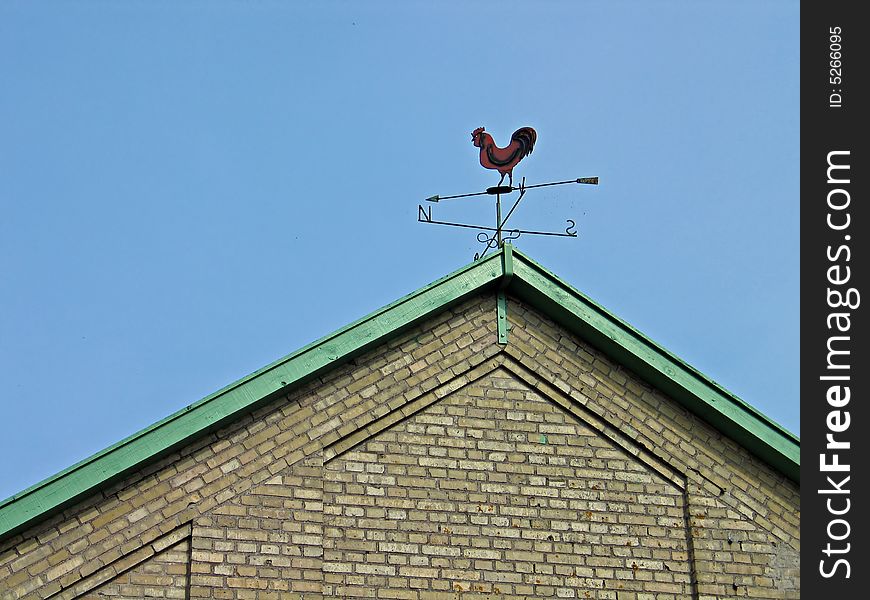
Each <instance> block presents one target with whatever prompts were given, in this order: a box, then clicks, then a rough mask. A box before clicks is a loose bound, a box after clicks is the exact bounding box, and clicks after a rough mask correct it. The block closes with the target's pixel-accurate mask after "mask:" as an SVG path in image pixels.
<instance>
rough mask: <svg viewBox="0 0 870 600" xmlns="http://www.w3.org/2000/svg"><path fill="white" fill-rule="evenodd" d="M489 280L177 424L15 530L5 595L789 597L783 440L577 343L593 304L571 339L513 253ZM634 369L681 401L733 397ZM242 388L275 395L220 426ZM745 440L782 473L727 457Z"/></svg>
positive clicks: (414, 298) (332, 347)
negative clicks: (176, 591)
mask: <svg viewBox="0 0 870 600" xmlns="http://www.w3.org/2000/svg"><path fill="white" fill-rule="evenodd" d="M487 260H488V262H482V263H480V264H474V265H471V266H470V267H467V268H466V269H464V270H460V271H458V272H457V273H455V274H453V275H452V276H448V278H445V279H444V280H440V282H436V283H435V284H433V285H432V286H428V287H427V288H424V289H423V290H421V291H419V292H416V293H415V294H412V295H410V296H408V297H406V298H404V299H402V300H400V301H399V302H397V303H395V304H394V305H391V307H387V308H386V309H383V310H382V311H379V312H377V313H375V314H374V315H370V316H369V317H367V318H366V319H363V320H361V321H359V322H357V323H356V324H353V325H352V326H349V327H348V328H345V329H344V330H341V331H339V332H337V333H336V334H333V335H332V336H330V337H328V338H326V339H325V340H323V341H321V342H319V343H316V344H313V345H312V346H309V347H307V348H306V349H303V350H302V351H300V352H298V353H295V354H294V355H291V356H290V357H288V358H287V359H282V361H279V362H278V363H275V364H274V365H272V366H270V367H267V368H266V369H264V370H261V371H260V372H258V373H257V374H254V375H253V376H252V377H251V378H247V379H246V380H243V382H240V384H236V385H235V386H230V387H229V388H227V389H226V390H223V391H222V392H219V393H218V394H216V395H213V396H211V397H210V398H209V399H206V400H205V401H203V402H202V403H199V404H197V405H194V407H193V408H192V409H191V410H188V411H182V413H179V415H176V416H175V419H174V420H175V421H178V420H181V421H184V419H185V415H187V414H188V413H194V415H193V416H194V417H196V416H197V415H196V413H197V412H198V411H204V410H206V409H210V410H212V412H213V413H215V414H213V415H212V416H211V420H212V422H213V423H218V424H219V425H217V426H204V427H202V428H201V429H198V430H196V433H195V435H194V434H190V436H189V437H187V438H182V439H181V441H178V442H174V443H167V446H166V447H165V448H164V449H163V451H161V452H159V453H156V454H155V456H152V457H151V458H149V459H148V460H144V459H143V460H142V461H141V462H138V463H135V464H134V465H133V466H132V467H126V468H121V467H120V466H119V467H118V468H119V470H118V472H117V473H115V474H113V475H111V476H108V477H106V478H105V479H104V480H103V481H102V482H100V483H97V484H95V485H93V486H92V487H90V488H86V489H85V490H84V491H81V490H79V492H78V494H77V495H76V494H74V493H73V492H75V489H74V488H72V489H71V490H68V492H69V494H70V496H69V498H67V499H66V500H65V501H63V502H60V503H59V504H57V505H56V506H55V508H54V509H46V510H44V511H43V512H42V513H37V514H35V516H34V515H31V516H30V520H29V521H26V522H23V523H21V524H19V525H18V526H16V527H14V528H12V529H11V530H9V531H7V534H6V539H5V540H4V541H2V543H0V594H2V595H0V597H2V598H3V600H5V599H6V598H18V597H24V596H33V597H41V598H49V597H58V598H60V597H63V598H74V597H87V596H86V595H85V596H83V594H87V593H91V592H90V591H89V590H95V589H96V590H98V589H99V588H98V587H96V585H97V582H100V584H99V585H105V586H109V585H115V586H121V585H134V586H135V585H140V586H147V585H149V581H153V582H158V581H163V582H171V585H175V584H176V583H179V582H181V581H183V582H184V586H185V590H187V591H185V592H184V593H185V594H189V597H225V598H248V597H262V598H283V597H286V598H295V597H298V598H303V597H304V598H320V597H355V596H356V595H360V596H365V595H366V594H368V593H370V591H371V590H387V591H384V592H383V594H386V595H383V597H391V598H413V599H416V600H422V599H424V598H436V597H445V596H444V594H448V593H449V594H456V593H459V594H484V595H486V594H489V595H495V597H523V596H527V597H533V596H547V595H552V596H557V595H560V596H562V597H594V596H595V595H596V594H598V593H599V592H600V593H604V591H607V593H610V594H611V595H610V597H618V598H622V597H626V598H630V597H635V596H636V595H638V594H641V595H642V594H648V595H650V596H651V597H657V595H667V596H668V597H669V598H674V597H677V598H683V597H685V598H689V597H698V596H699V595H700V596H705V595H710V596H716V595H725V594H729V595H730V594H734V593H739V594H740V595H748V596H749V597H771V596H774V595H776V596H777V597H780V596H781V597H799V579H798V577H797V575H796V565H797V563H796V561H797V554H796V549H797V548H799V541H798V540H799V502H798V496H797V493H798V487H797V485H796V483H795V482H794V481H793V480H792V479H791V478H790V476H785V475H784V473H783V472H782V471H783V469H780V468H779V466H778V465H779V464H780V463H782V464H787V463H788V460H790V458H788V457H789V456H790V452H791V450H790V447H789V445H788V444H790V443H791V444H794V445H796V439H795V438H793V436H789V435H787V434H786V433H782V432H781V430H780V428H778V427H776V426H775V425H773V424H771V423H770V422H769V421H766V420H765V419H762V418H760V417H758V415H757V413H756V412H754V411H752V410H748V409H746V410H744V409H743V408H742V405H741V403H739V401H736V402H735V403H734V407H732V408H733V409H734V410H735V411H736V410H737V409H740V410H744V412H746V414H747V415H748V417H752V418H754V419H756V421H752V419H749V420H748V421H746V423H744V425H746V424H747V423H748V425H747V426H746V427H744V428H743V429H742V430H738V429H735V428H732V429H728V428H726V427H721V424H716V423H712V422H711V420H709V419H707V418H706V417H705V416H704V415H701V414H699V413H700V412H703V411H701V410H697V411H695V410H692V406H693V405H692V404H691V402H690V403H688V404H687V403H686V402H684V401H678V400H677V399H675V398H674V397H673V395H672V394H671V393H669V392H668V391H667V390H663V389H662V387H668V386H656V385H652V384H651V381H650V380H652V379H655V376H654V375H652V376H651V375H650V373H652V372H653V371H655V370H648V372H646V373H643V374H641V373H639V372H638V370H637V369H636V368H628V367H627V366H626V365H625V362H626V361H620V360H616V358H620V357H622V356H623V355H627V354H626V353H628V350H623V351H622V352H623V354H620V352H614V351H612V349H611V351H609V352H608V351H607V349H606V346H607V344H602V343H599V344H598V345H596V344H593V343H591V342H590V341H589V339H590V338H594V337H595V336H594V335H591V334H588V331H586V334H585V335H584V333H583V328H584V327H586V328H587V329H588V328H589V327H593V326H595V325H596V319H599V320H600V319H604V317H605V316H606V317H610V316H609V315H607V313H604V312H599V313H595V314H592V312H588V311H592V310H593V309H596V308H597V307H595V305H593V304H588V305H584V307H582V310H585V311H587V312H588V314H586V315H585V320H583V323H584V325H580V324H579V323H578V321H576V320H575V321H574V322H573V325H574V326H571V327H569V326H568V325H571V323H572V321H570V319H567V318H566V317H565V313H566V312H568V313H570V312H572V311H573V312H575V313H576V312H577V311H579V310H580V308H578V306H572V303H575V302H579V300H578V298H579V299H583V298H582V297H581V296H577V295H576V293H574V292H573V291H572V290H571V289H570V288H567V287H565V288H559V289H557V290H554V289H549V290H547V289H543V288H545V287H546V286H543V285H542V283H541V281H542V280H541V281H537V282H536V279H535V278H539V279H540V278H545V277H550V276H549V275H548V274H547V273H546V272H545V271H543V270H542V269H540V268H539V267H537V266H536V265H534V263H532V262H531V261H529V260H528V259H526V258H525V257H523V256H522V255H519V254H518V253H515V252H511V251H510V250H506V251H503V252H502V253H500V254H498V255H495V257H494V258H490V259H487ZM525 271H528V272H525ZM445 286H446V287H445ZM505 291H506V294H507V295H506V307H507V312H506V316H507V318H508V320H509V323H510V328H509V330H508V336H509V338H508V343H507V344H503V343H499V342H500V339H499V325H498V320H499V317H501V316H503V315H504V314H505V313H504V312H503V311H500V310H499V309H498V308H497V305H498V302H497V296H498V295H499V293H502V294H504V293H505ZM545 292H546V293H545ZM536 294H544V295H545V296H547V297H549V298H550V299H551V300H546V299H543V298H540V297H536ZM560 294H561V295H562V296H560ZM572 294H573V295H572ZM553 298H556V299H558V301H559V303H560V306H562V308H561V309H559V310H556V309H554V308H553V307H552V306H551V307H549V308H548V302H550V301H555V300H552V299H553ZM411 308H413V310H411ZM391 311H392V312H391ZM560 311H561V312H560ZM610 318H611V319H612V317H610ZM386 321H391V322H393V324H394V328H393V329H387V328H385V325H384V323H385V322H386ZM589 323H592V325H590V324H589ZM608 323H609V325H608ZM608 323H604V322H603V321H599V322H597V326H598V327H599V328H600V329H602V330H604V331H607V329H606V327H608V326H609V327H616V326H617V325H620V324H621V322H619V321H617V320H612V321H609V322H608ZM610 333H613V331H611V332H610ZM629 334H631V335H639V334H636V332H633V330H623V332H622V335H629ZM614 337H615V338H616V339H614ZM608 339H610V341H611V343H617V342H618V341H621V342H623V343H624V340H620V339H619V336H616V335H615V334H614V335H613V336H609V335H608ZM644 340H645V338H642V337H640V338H635V342H633V343H639V342H640V341H644ZM629 345H630V344H629ZM600 346H605V348H604V349H602V348H601V347H600ZM656 348H657V347H655V346H648V347H647V350H648V351H651V350H655V349H656ZM635 350H636V352H635V354H640V352H639V351H637V349H635ZM659 350H660V349H659ZM342 352H344V353H343V354H342ZM647 359H649V360H654V361H660V362H659V363H657V366H658V367H661V369H658V372H664V371H666V370H667V369H673V370H674V372H675V375H674V377H673V378H672V381H674V382H675V383H673V386H672V387H680V385H681V386H682V387H683V388H684V389H685V388H687V387H692V386H695V387H696V388H697V387H698V386H702V385H703V386H707V387H708V388H709V390H712V391H709V390H708V392H705V393H713V392H715V393H722V394H724V392H721V391H720V388H718V387H717V386H715V384H712V383H711V382H709V381H707V380H706V379H703V378H702V376H700V375H699V374H697V373H696V372H694V371H692V370H691V369H690V368H689V367H686V366H685V365H683V364H682V363H680V362H678V361H676V359H674V358H673V357H671V356H670V355H668V354H667V353H664V351H661V352H660V354H659V355H658V356H647ZM633 360H634V361H635V364H639V363H638V362H637V361H638V360H640V359H638V358H635V359H633ZM294 361H295V362H294ZM675 361H676V362H675ZM627 362H631V361H627ZM678 368H679V369H683V372H681V373H677V372H676V369H678ZM650 369H651V368H650ZM643 370H644V369H643V368H641V369H640V371H643ZM688 376H692V377H695V378H696V379H697V381H695V382H693V383H692V384H691V385H688V384H687V383H686V382H685V381H683V382H682V383H681V384H680V385H677V383H678V382H679V381H680V378H681V377H688ZM293 377H295V379H293ZM276 380H277V381H278V382H279V386H278V388H277V389H276V390H274V391H271V392H270V391H268V390H269V389H271V387H272V386H273V385H274V382H275V381H276ZM280 382H283V383H280ZM245 386H248V387H247V388H246V387H245ZM257 386H259V387H257ZM240 389H242V390H244V391H245V392H246V393H247V392H250V390H251V389H263V390H266V391H265V393H264V395H263V396H262V397H261V398H260V399H259V400H258V401H257V402H249V403H248V404H246V405H244V406H243V407H242V408H233V406H235V404H239V402H238V401H237V400H235V399H234V390H240ZM723 397H724V396H723ZM717 401H719V402H721V398H717ZM698 402H701V400H698ZM234 403H235V404H234ZM221 411H224V413H225V414H223V413H221ZM735 414H736V415H738V416H739V413H734V414H730V415H725V416H727V417H728V418H732V419H733V418H736V417H735ZM748 417H744V419H747V418H748ZM722 419H724V416H723V417H722ZM714 420H715V419H714ZM190 421H191V419H189V418H188V419H187V424H188V425H189V423H190ZM170 422H171V421H170ZM722 422H724V421H722ZM760 426H765V427H767V429H766V430H765V431H764V434H765V436H766V441H764V440H762V441H761V442H764V443H766V444H768V446H770V447H771V448H773V449H774V450H777V449H778V451H779V450H781V452H779V456H780V457H781V458H779V459H775V460H773V461H770V460H767V458H769V457H768V456H767V455H766V454H765V452H767V453H770V452H771V450H770V449H768V450H762V451H760V452H759V451H758V450H757V448H753V449H748V448H747V447H746V444H744V443H742V441H740V440H738V439H737V438H741V436H744V437H745V435H747V432H749V433H751V429H752V427H760ZM160 431H161V425H160V424H157V425H156V426H155V427H153V428H150V429H149V430H146V432H144V433H143V434H141V435H140V437H138V438H137V437H136V436H134V437H133V438H132V441H131V442H130V443H129V444H127V445H134V446H135V444H136V443H138V440H142V439H143V438H145V439H148V436H152V437H153V436H154V435H156V434H157V433H159V432H160ZM735 431H737V432H738V433H737V434H736V435H734V432H735ZM741 431H742V433H740V432H741ZM765 436H763V437H765ZM777 436H779V437H777ZM167 439H169V438H167ZM761 442H759V444H761ZM124 445H125V444H124V443H122V444H120V445H118V446H116V448H123V447H124ZM762 445H763V444H762ZM113 452H115V451H113V450H112V449H110V450H109V451H108V452H106V453H103V454H101V455H98V456H97V457H96V458H95V459H94V460H92V461H91V462H90V463H88V462H87V461H86V464H85V468H88V465H99V464H100V462H101V461H105V460H106V457H112V456H113ZM782 461H785V462H784V463H783V462H782ZM118 464H119V465H120V464H121V463H120V462H119V463H118ZM785 470H788V469H785ZM73 472H76V469H73V470H72V471H68V472H67V474H69V473H73ZM66 476H67V475H64V474H61V475H60V476H59V477H57V478H55V479H53V480H49V482H48V484H46V485H44V486H43V487H42V488H40V486H36V487H35V488H33V489H32V490H34V491H31V492H30V493H29V494H27V493H26V494H24V495H23V496H21V497H20V498H17V499H16V498H13V499H12V501H11V502H10V501H7V502H6V503H5V505H4V506H3V507H2V508H0V511H3V510H6V514H7V515H8V514H10V512H11V511H9V510H8V509H9V507H10V506H14V505H15V504H16V503H18V502H21V503H26V502H27V500H28V497H33V495H34V494H37V495H38V494H39V493H40V491H42V492H43V493H44V490H45V489H46V488H47V487H50V486H52V485H55V486H57V485H58V484H60V483H63V481H64V478H65V477H66ZM37 497H38V496H37ZM58 506H59V507H60V509H58V508H57V507H58ZM52 510H53V511H54V512H52ZM176 538H177V539H176ZM185 544H187V545H186V546H185ZM182 550H184V551H186V552H187V553H188V554H187V555H185V554H184V552H182ZM185 556H187V557H188V558H187V562H184V561H183V560H182V559H184V558H185ZM167 557H168V558H167ZM723 557H731V559H732V560H727V561H724V564H723ZM184 569H187V571H184ZM182 571H184V572H183V573H182ZM134 576H135V577H134ZM125 578H126V579H125ZM134 578H135V579H136V583H135V584H134V583H131V581H132V580H133V579H134ZM149 578H151V579H149ZM167 585H170V583H167ZM179 585H180V583H179ZM4 586H5V587H4ZM104 589H109V588H108V587H106V588H104ZM113 589H114V588H113ZM118 589H120V588H118ZM129 589H130V590H133V588H129ZM167 589H168V588H167ZM216 590H221V591H220V593H219V596H216V595H215V594H216V593H217V592H216ZM367 590H368V591H367ZM735 590H738V591H737V592H735ZM131 593H132V592H131ZM137 594H138V592H137ZM439 594H440V595H439ZM572 594H573V595H572ZM584 594H589V595H586V596H584ZM614 594H615V596H614ZM632 594H634V595H635V596H632ZM463 597H465V596H463ZM469 597H471V596H469ZM484 597H485V596H484Z"/></svg>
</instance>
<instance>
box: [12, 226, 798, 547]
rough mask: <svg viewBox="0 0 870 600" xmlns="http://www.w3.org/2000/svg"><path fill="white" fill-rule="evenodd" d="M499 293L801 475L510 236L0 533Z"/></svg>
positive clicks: (67, 480)
mask: <svg viewBox="0 0 870 600" xmlns="http://www.w3.org/2000/svg"><path fill="white" fill-rule="evenodd" d="M496 289H498V290H502V291H506V292H508V293H510V294H511V295H513V296H515V297H517V298H519V299H520V300H522V301H524V302H526V303H528V304H530V305H531V306H533V307H535V308H536V309H538V310H540V311H542V312H543V313H544V314H546V315H547V316H549V317H550V318H552V319H553V320H555V321H556V322H558V323H560V324H561V325H562V326H564V327H566V328H567V329H569V330H571V331H573V332H575V333H576V334H578V335H580V336H581V337H582V338H583V339H585V340H586V341H587V342H589V343H591V344H592V345H593V346H595V347H597V348H598V349H599V350H601V351H603V352H604V353H605V354H607V355H609V356H611V357H612V358H614V359H615V360H617V361H618V362H620V363H622V364H624V365H625V366H627V367H628V368H630V369H632V370H633V371H634V372H635V373H637V374H638V375H639V376H640V377H641V378H643V379H645V380H646V381H648V382H649V383H650V384H652V385H654V386H655V387H657V388H659V389H661V390H662V391H663V392H665V393H667V394H668V395H670V396H671V397H672V398H674V399H675V400H676V401H678V402H680V403H681V404H683V405H684V406H685V407H686V408H688V409H689V410H691V411H692V412H694V413H695V414H697V415H699V416H700V417H702V418H704V419H705V420H707V421H708V422H709V423H710V424H711V425H713V426H714V427H716V428H718V429H720V430H721V431H723V432H724V433H726V434H727V435H729V436H730V437H732V438H733V439H734V440H735V441H737V442H739V443H741V444H742V445H743V446H745V447H746V448H747V449H748V450H750V451H751V452H753V453H754V454H756V455H757V456H759V457H760V458H761V459H762V460H764V461H765V462H767V463H768V464H770V465H772V466H773V467H775V468H777V469H778V470H780V471H781V472H783V473H784V474H786V475H787V476H788V477H789V478H791V479H792V480H794V481H796V482H799V481H800V440H799V438H798V437H797V436H795V435H794V434H792V433H791V432H789V431H788V430H786V429H785V428H784V427H782V426H781V425H779V424H778V423H776V422H774V421H773V420H772V419H770V418H769V417H767V416H765V415H764V414H762V413H761V412H760V411H758V410H757V409H755V408H754V407H752V406H750V405H749V404H747V403H746V402H744V401H743V400H741V399H740V398H738V397H737V396H736V395H734V394H732V393H731V392H729V391H728V390H726V389H725V388H724V387H723V386H721V385H719V384H718V383H716V382H715V381H713V380H712V379H710V378H709V377H707V376H706V375H704V374H703V373H701V372H700V371H698V370H697V369H695V368H694V367H691V366H690V365H688V364H687V363H686V362H684V361H683V360H681V359H680V358H678V357H677V356H676V355H674V354H673V353H671V352H669V351H668V350H666V349H665V348H663V347H662V346H660V345H658V344H657V343H655V342H653V341H652V340H650V339H649V338H647V337H646V336H645V335H643V334H642V333H640V332H639V331H638V330H636V329H635V328H634V327H632V326H631V325H629V324H628V323H626V322H625V321H623V320H622V319H620V318H618V317H616V316H615V315H613V314H611V313H610V312H608V311H607V310H606V309H604V308H603V307H601V306H600V305H598V304H597V303H595V302H594V301H593V300H591V299H590V298H588V297H587V296H585V295H584V294H582V293H581V292H579V291H578V290H576V289H574V288H573V287H571V286H570V285H568V284H567V283H565V282H564V281H562V280H561V279H559V278H558V277H557V276H556V275H555V274H553V273H552V272H550V271H549V270H547V269H545V268H544V267H542V266H541V265H539V264H538V263H537V262H535V261H534V260H532V259H531V258H529V257H528V256H526V255H525V254H523V253H522V252H520V251H519V250H517V249H516V248H515V247H513V246H512V245H511V244H509V243H507V244H505V245H504V246H503V247H502V248H500V249H499V250H498V251H497V252H495V253H493V254H490V255H489V256H486V257H484V258H481V259H479V260H476V261H474V262H472V263H469V264H467V265H465V266H463V267H461V268H459V269H457V270H456V271H454V272H452V273H450V274H448V275H445V276H444V277H442V278H440V279H438V280H436V281H434V282H432V283H430V284H429V285H427V286H424V287H422V288H420V289H418V290H416V291H414V292H411V293H410V294H408V295H406V296H403V297H402V298H399V299H398V300H396V301H395V302H392V303H390V304H388V305H387V306H385V307H383V308H380V309H378V310H376V311H374V312H372V313H371V314H369V315H366V316H365V317H362V318H361V319H358V320H356V321H354V322H353V323H351V324H349V325H347V326H345V327H342V328H341V329H338V330H337V331H334V332H332V333H330V334H329V335H327V336H325V337H323V338H320V339H319V340H317V341H315V342H312V343H311V344H308V345H307V346H304V347H303V348H300V349H299V350H297V351H295V352H293V353H291V354H289V355H287V356H285V357H283V358H281V359H279V360H277V361H275V362H273V363H271V364H269V365H267V366H265V367H263V368H261V369H259V370H257V371H255V372H254V373H251V374H250V375H248V376H246V377H243V378H242V379H240V380H238V381H236V382H235V383H232V384H230V385H228V386H226V387H224V388H222V389H220V390H218V391H217V392H215V393H213V394H210V395H209V396H206V397H205V398H203V399H202V400H199V401H198V402H195V403H193V404H191V405H190V406H187V407H185V408H183V409H181V410H179V411H178V412H176V413H174V414H172V415H170V416H168V417H166V418H165V419H162V420H161V421H158V422H157V423H155V424H153V425H151V426H150V427H147V428H146V429H143V430H142V431H139V432H137V433H135V434H133V435H131V436H129V437H127V438H125V439H123V440H121V441H120V442H118V443H116V444H114V445H112V446H110V447H109V448H106V449H105V450H102V451H100V452H98V453H96V454H94V455H93V456H91V457H89V458H86V459H85V460H83V461H81V462H79V463H77V464H75V465H73V466H71V467H69V468H67V469H65V470H63V471H61V472H60V473H57V474H56V475H53V476H51V477H49V478H47V479H45V480H44V481H41V482H39V483H37V484H35V485H33V486H31V487H29V488H27V489H26V490H24V491H22V492H19V493H18V494H15V495H13V496H11V497H9V498H7V499H6V500H3V501H2V502H0V538H3V537H6V536H8V535H11V534H12V533H14V532H17V531H20V530H21V529H23V528H24V527H26V526H27V525H29V524H31V523H33V522H34V521H36V520H37V519H39V518H44V517H45V516H47V515H48V514H52V513H54V512H56V511H59V510H62V509H63V508H64V507H66V506H68V505H70V504H71V503H73V502H75V501H76V500H78V499H80V498H82V497H83V496H85V495H86V494H88V493H91V492H93V490H95V489H98V488H100V487H102V486H104V485H108V484H110V483H111V482H114V481H116V480H118V479H119V478H120V477H123V476H124V475H126V474H129V473H130V472H132V471H134V470H136V469H138V468H141V467H142V466H144V465H145V464H146V463H148V462H151V461H153V460H156V459H157V458H159V457H161V456H165V455H166V454H168V453H169V452H172V451H173V450H175V449H177V448H179V447H181V446H183V445H185V444H188V443H190V442H191V441H192V440H194V439H196V438H197V437H199V436H201V435H204V434H205V433H207V432H209V431H212V430H214V429H216V428H218V427H220V426H221V425H224V424H226V423H227V422H229V421H231V420H232V419H233V418H235V417H237V416H238V415H240V414H243V413H246V412H250V411H251V410H253V409H254V408H255V407H257V406H260V405H262V404H263V403H265V402H267V401H269V400H271V399H274V398H275V397H277V396H278V395H279V394H281V393H286V392H287V391H290V389H292V388H294V387H296V386H298V385H301V384H303V383H305V382H307V381H309V380H310V379H312V378H313V377H316V376H317V375H319V374H321V373H323V372H325V371H327V370H329V369H332V368H334V367H336V366H338V365H339V364H342V363H344V362H346V361H348V360H350V359H351V358H353V357H355V356H357V355H359V354H361V353H362V352H365V351H366V350H368V349H370V348H372V347H374V346H376V345H378V344H381V343H383V342H385V341H386V340H388V339H390V338H391V337H393V336H395V335H398V334H399V333H400V332H402V331H405V330H406V329H408V328H409V327H412V326H414V325H416V324H418V323H420V322H421V321H423V320H425V319H426V318H428V317H430V316H432V315H434V314H436V313H438V312H440V311H443V310H444V309H446V308H448V307H449V306H452V305H454V304H456V303H458V302H460V301H462V300H463V299H465V298H467V297H469V296H470V295H472V294H474V293H480V292H481V291H485V290H496Z"/></svg>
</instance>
